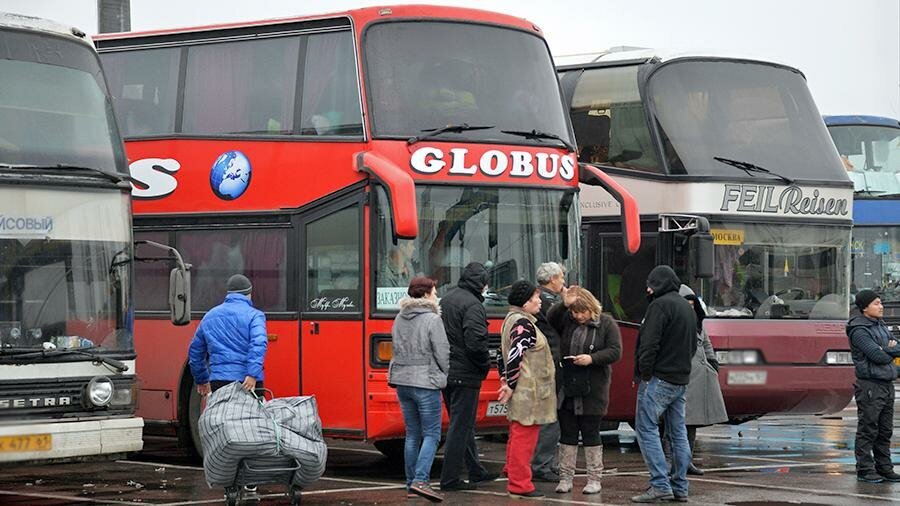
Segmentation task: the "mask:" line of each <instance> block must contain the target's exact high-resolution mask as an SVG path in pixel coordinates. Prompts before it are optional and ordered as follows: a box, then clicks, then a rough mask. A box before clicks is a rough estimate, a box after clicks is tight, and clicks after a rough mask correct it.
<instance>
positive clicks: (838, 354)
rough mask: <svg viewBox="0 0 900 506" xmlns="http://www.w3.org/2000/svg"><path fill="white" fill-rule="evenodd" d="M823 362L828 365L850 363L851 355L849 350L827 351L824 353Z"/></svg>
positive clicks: (851, 361) (851, 360)
mask: <svg viewBox="0 0 900 506" xmlns="http://www.w3.org/2000/svg"><path fill="white" fill-rule="evenodd" d="M825 363H826V364H828V365H850V364H852V363H853V355H851V354H850V352H849V351H829V352H828V353H826V354H825Z"/></svg>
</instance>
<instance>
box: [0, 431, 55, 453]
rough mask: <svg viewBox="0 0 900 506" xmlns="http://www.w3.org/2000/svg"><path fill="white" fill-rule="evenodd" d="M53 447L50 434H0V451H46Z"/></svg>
mask: <svg viewBox="0 0 900 506" xmlns="http://www.w3.org/2000/svg"><path fill="white" fill-rule="evenodd" d="M51 448H53V436H52V435H50V434H26V435H23V436H0V452H46V451H50V449H51Z"/></svg>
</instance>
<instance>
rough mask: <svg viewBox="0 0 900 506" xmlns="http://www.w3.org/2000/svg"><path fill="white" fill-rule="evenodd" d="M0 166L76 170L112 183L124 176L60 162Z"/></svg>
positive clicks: (1, 166) (117, 182)
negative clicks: (54, 163)
mask: <svg viewBox="0 0 900 506" xmlns="http://www.w3.org/2000/svg"><path fill="white" fill-rule="evenodd" d="M0 168H4V169H25V170H77V171H83V172H90V173H92V174H94V175H97V176H102V177H104V178H106V179H107V180H109V181H112V182H113V183H116V184H119V183H122V182H123V181H125V178H123V177H122V176H119V175H116V174H110V173H109V172H104V171H102V170H100V169H95V168H93V167H79V166H77V165H65V164H62V163H58V164H56V165H10V164H6V163H3V164H0Z"/></svg>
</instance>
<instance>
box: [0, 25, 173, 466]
mask: <svg viewBox="0 0 900 506" xmlns="http://www.w3.org/2000/svg"><path fill="white" fill-rule="evenodd" d="M127 174H128V167H127V164H126V159H125V154H124V150H123V147H122V141H121V139H120V137H119V132H118V129H117V127H116V122H115V118H114V116H113V111H112V103H111V101H110V98H109V93H108V90H107V87H106V83H105V81H104V77H103V73H102V71H101V67H100V61H99V59H98V57H97V54H96V52H95V50H94V48H93V46H92V44H91V42H90V40H89V39H88V37H86V36H85V34H84V33H83V32H81V31H79V30H77V29H73V28H67V27H65V26H62V25H58V24H56V23H53V22H50V21H46V20H41V19H37V18H31V17H25V16H19V15H14V14H6V13H0V462H11V461H26V460H27V461H32V460H39V461H49V460H58V459H66V458H72V457H86V456H95V455H113V454H121V453H124V452H130V451H136V450H140V449H141V447H142V444H143V443H142V437H141V432H142V428H143V421H142V420H141V419H140V418H137V417H135V415H134V413H135V403H136V401H137V391H138V390H137V383H136V378H135V352H134V344H133V340H132V328H133V324H132V322H133V310H132V275H131V274H132V270H133V267H132V261H133V252H134V244H133V242H132V234H131V200H130V193H131V185H130V184H129V183H128V180H127V179H126V177H127ZM176 277H177V276H176ZM175 295H179V294H175ZM185 302H186V300H185Z"/></svg>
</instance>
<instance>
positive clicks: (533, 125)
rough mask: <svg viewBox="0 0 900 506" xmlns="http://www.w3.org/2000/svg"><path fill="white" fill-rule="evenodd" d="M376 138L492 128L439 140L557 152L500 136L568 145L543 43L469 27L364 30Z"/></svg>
mask: <svg viewBox="0 0 900 506" xmlns="http://www.w3.org/2000/svg"><path fill="white" fill-rule="evenodd" d="M365 44H366V47H365V50H366V70H367V73H368V75H367V86H368V88H369V93H370V96H369V100H370V104H371V107H372V114H373V121H374V128H375V132H376V134H378V135H384V136H403V137H408V136H412V135H418V134H421V133H422V131H423V130H427V129H435V128H440V127H443V126H446V125H451V124H461V123H468V124H469V125H472V126H476V125H481V126H486V125H491V126H494V127H495V128H491V129H484V130H470V131H464V132H461V133H458V134H453V133H447V134H445V135H442V136H441V138H442V139H447V140H456V139H476V140H485V141H489V140H491V141H500V142H503V143H509V142H516V143H519V142H521V143H534V144H551V145H554V146H559V142H558V141H556V142H555V143H554V141H550V140H529V139H527V138H525V137H522V136H520V135H515V134H509V133H503V132H502V131H503V130H511V131H513V130H518V131H523V130H524V131H531V130H535V129H536V130H540V131H543V132H547V133H553V134H557V135H560V136H562V137H563V138H565V139H569V138H570V136H569V133H568V126H567V125H566V120H565V111H564V110H563V107H562V100H561V96H560V92H559V83H558V81H557V79H556V73H555V71H554V69H553V62H552V61H551V59H550V54H549V51H548V50H547V46H546V44H545V43H544V41H543V40H542V39H541V38H540V37H537V36H535V35H531V34H528V33H525V32H521V31H518V30H512V29H506V28H500V27H495V26H486V25H476V24H467V23H444V22H421V21H417V22H415V23H382V24H378V25H374V26H372V27H371V28H369V29H368V31H366V35H365Z"/></svg>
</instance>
